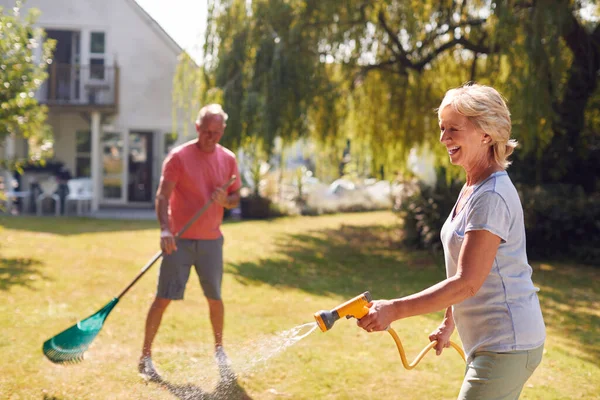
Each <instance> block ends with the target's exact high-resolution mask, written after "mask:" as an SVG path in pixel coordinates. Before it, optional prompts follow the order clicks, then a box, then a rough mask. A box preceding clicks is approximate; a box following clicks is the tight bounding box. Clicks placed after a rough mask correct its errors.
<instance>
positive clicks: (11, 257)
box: [0, 212, 600, 400]
mask: <svg viewBox="0 0 600 400" xmlns="http://www.w3.org/2000/svg"><path fill="white" fill-rule="evenodd" d="M395 222H396V219H395V217H394V216H393V215H392V214H391V213H387V212H377V213H359V214H345V215H332V216H323V217H311V218H308V217H299V218H283V219H279V220H274V221H252V222H246V221H244V222H238V223H228V224H225V225H224V228H223V229H224V233H225V275H224V282H223V293H224V300H225V305H226V326H225V346H226V351H227V353H228V355H229V356H230V358H231V361H232V364H233V368H234V370H235V371H236V372H237V373H238V379H237V381H236V382H235V383H231V384H229V385H225V384H224V383H223V382H219V379H218V371H217V368H216V366H215V363H214V359H213V355H212V350H213V349H212V343H211V341H212V339H211V337H212V334H211V329H210V324H209V322H208V316H207V309H206V304H205V300H204V298H203V296H202V292H201V289H200V287H199V285H198V281H197V278H196V276H195V273H192V276H191V277H190V281H189V283H188V287H187V291H186V295H185V297H186V300H185V301H183V302H175V303H173V304H172V305H171V306H170V307H169V310H168V311H167V313H166V315H165V318H164V321H163V325H162V326H161V329H160V332H159V334H158V336H157V339H156V343H155V350H154V360H155V362H156V364H157V366H158V368H159V369H160V370H161V371H162V372H163V374H164V375H165V377H166V379H167V382H168V384H167V385H166V386H160V385H156V384H152V383H148V384H147V383H144V382H143V381H142V380H141V379H140V378H139V376H138V375H137V370H136V363H137V358H138V357H139V352H140V347H141V341H142V334H143V324H144V320H145V314H146V312H147V308H148V306H149V304H150V302H151V300H152V298H153V294H154V290H155V285H156V274H157V271H158V267H157V266H155V267H154V268H153V270H151V271H150V272H149V273H148V274H147V276H145V277H144V278H142V279H141V280H140V281H139V282H138V283H137V284H136V285H135V286H134V287H133V288H132V290H131V291H130V292H129V293H128V294H127V295H126V296H125V297H124V298H123V299H122V300H121V302H119V304H118V305H117V307H116V308H115V309H114V310H113V311H112V313H111V314H110V316H109V317H108V319H107V321H106V323H105V325H104V327H103V329H102V331H101V332H100V334H99V335H98V337H97V338H96V339H95V341H94V342H93V344H92V347H91V349H90V351H89V352H88V353H87V354H86V360H85V361H84V362H83V363H81V364H78V365H73V366H68V367H63V366H57V365H54V364H51V363H50V362H48V361H47V360H46V359H45V358H44V357H43V355H42V352H41V345H42V343H43V341H44V340H46V339H48V338H49V337H51V336H53V335H55V334H56V333H58V332H60V331H61V330H63V329H65V328H67V327H69V326H71V325H72V324H74V323H75V322H76V321H77V320H78V319H82V318H85V317H87V316H88V315H90V314H92V313H93V312H95V311H97V310H98V309H99V308H101V307H102V306H103V305H104V304H106V302H108V301H109V300H110V299H111V298H112V297H113V296H115V295H116V294H118V293H119V292H120V291H121V290H122V289H123V288H124V287H125V286H126V285H127V284H128V283H129V282H130V281H131V280H132V279H133V277H134V276H135V275H136V274H137V273H138V272H139V270H140V268H141V267H142V266H143V265H144V264H145V263H146V262H147V261H148V260H149V258H150V257H152V255H153V254H154V253H155V252H156V250H157V243H158V240H157V228H156V226H155V223H152V222H144V221H136V222H124V221H108V220H107V221H104V220H103V221H96V220H88V219H78V218H64V219H63V218H59V219H55V218H39V219H38V218H1V217H0V236H1V237H2V241H1V243H0V293H1V294H2V298H3V300H4V301H3V302H2V303H1V304H0V310H1V312H0V327H1V329H0V347H1V348H2V350H3V358H4V361H5V362H4V363H2V364H0V398H7V399H25V398H26V399H29V398H42V399H46V400H50V399H53V400H59V399H60V400H63V399H73V398H77V399H106V398H111V399H148V398H152V399H184V398H185V399H230V398H232V399H249V398H253V399H275V398H282V397H283V398H293V399H355V398H357V397H360V398H365V399H383V398H390V399H393V398H398V394H399V393H403V395H402V397H403V398H407V399H453V398H455V397H456V395H457V393H458V388H459V386H460V382H461V379H462V375H463V371H464V362H463V361H462V360H461V359H460V357H459V356H458V355H457V354H456V352H455V351H453V350H451V349H450V350H448V351H445V352H444V354H443V355H442V356H441V357H435V356H434V355H433V354H432V353H430V354H428V355H427V356H426V357H425V358H424V360H423V361H422V362H421V363H420V364H419V366H418V367H417V368H415V369H414V370H412V371H406V370H404V368H403V367H402V364H401V362H400V358H399V356H398V351H397V349H396V347H395V344H394V341H393V340H392V339H391V337H390V336H389V335H388V334H386V333H384V332H383V333H374V334H367V333H365V332H364V331H362V330H361V329H359V328H357V327H356V322H355V320H349V321H347V320H345V319H342V320H340V321H338V322H336V324H335V326H334V327H333V328H332V329H331V331H328V332H325V333H322V332H320V330H318V329H317V330H316V331H315V332H313V333H312V334H310V335H308V336H307V337H306V338H304V339H303V340H301V341H298V342H297V343H295V344H294V345H293V346H291V345H290V346H288V347H285V348H283V349H281V351H276V350H277V349H278V348H280V347H281V346H280V344H281V343H282V342H278V340H281V337H282V336H281V335H282V333H285V332H288V331H290V330H292V329H293V328H294V327H297V326H300V325H302V324H306V323H312V322H313V321H314V319H313V314H314V313H315V312H316V311H318V310H321V309H328V308H333V307H334V306H336V305H338V304H340V303H341V302H343V301H346V300H348V299H350V298H352V297H354V296H356V295H357V294H360V293H362V292H364V291H366V290H369V291H370V292H371V293H372V295H373V297H374V298H391V297H397V296H401V295H405V294H409V293H412V292H414V291H417V290H420V289H423V288H425V287H427V286H429V285H432V284H434V283H436V282H438V281H439V280H440V279H443V277H444V268H443V265H442V262H441V257H440V256H439V255H433V254H430V253H428V252H414V251H406V250H405V249H402V247H401V246H399V236H398V232H397V230H396V227H395ZM533 278H534V282H535V284H536V285H537V286H539V287H540V289H541V291H540V300H541V302H542V308H543V311H544V316H545V319H546V323H547V326H548V340H547V343H546V353H545V357H544V361H543V362H542V365H541V367H540V368H539V370H538V371H536V373H535V374H534V376H533V377H532V378H531V380H530V381H529V382H528V386H527V387H526V388H525V391H524V392H523V395H522V397H521V398H522V399H566V398H593V397H594V396H595V395H596V394H597V393H598V392H600V384H599V383H598V382H600V367H599V366H598V359H600V339H599V338H598V331H597V329H598V326H600V311H598V310H599V309H600V307H599V306H600V293H599V291H600V289H598V287H597V285H595V282H597V281H598V269H594V268H589V267H581V266H567V265H563V264H557V263H553V262H549V261H548V262H546V263H543V264H535V263H534V275H533ZM441 315H442V314H441V313H434V314H430V315H426V316H421V317H415V318H409V319H406V320H402V321H396V322H394V323H393V324H392V326H393V328H394V329H395V330H396V331H397V332H398V334H399V336H400V338H401V340H402V342H403V345H404V347H405V350H406V353H407V357H408V359H409V361H412V359H413V358H414V357H415V356H416V355H417V353H418V352H419V351H420V350H421V349H422V348H423V347H425V346H426V345H427V343H428V339H427V335H428V334H429V332H431V331H432V330H433V329H434V328H435V327H436V326H437V324H438V323H439V321H440V320H441ZM453 340H454V341H457V342H459V339H458V337H457V336H456V334H455V335H454V337H453ZM284 350H285V351H284ZM269 354H270V355H271V356H270V357H266V355H269Z"/></svg>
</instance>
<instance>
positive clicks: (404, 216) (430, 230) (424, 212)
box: [395, 168, 462, 251]
mask: <svg viewBox="0 0 600 400" xmlns="http://www.w3.org/2000/svg"><path fill="white" fill-rule="evenodd" d="M461 187H462V182H460V181H459V180H454V179H452V180H447V179H446V171H445V169H443V168H439V169H438V170H437V181H436V184H435V185H434V186H427V185H424V184H423V183H420V182H419V183H417V182H412V183H411V182H407V183H406V184H405V186H404V189H403V192H402V193H401V195H400V198H399V199H396V206H395V210H396V212H397V214H398V215H399V217H400V219H401V226H402V230H403V232H404V235H403V242H404V244H406V245H408V246H410V247H415V248H419V249H428V250H432V251H440V250H441V249H442V248H441V242H440V232H441V230H442V226H443V225H444V222H445V221H446V219H447V217H448V213H449V212H450V210H451V209H452V207H454V203H455V202H456V199H457V198H458V195H459V193H460V189H461Z"/></svg>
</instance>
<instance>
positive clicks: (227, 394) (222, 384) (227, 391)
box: [157, 379, 252, 400]
mask: <svg viewBox="0 0 600 400" xmlns="http://www.w3.org/2000/svg"><path fill="white" fill-rule="evenodd" d="M157 384H158V385H161V386H163V387H164V388H166V389H167V390H168V391H169V392H170V393H171V394H172V395H173V396H175V397H176V398H178V399H180V400H252V398H251V397H250V396H249V395H248V394H247V393H246V391H245V390H244V389H243V388H242V387H241V386H240V385H239V383H238V381H237V379H230V380H220V381H219V383H218V384H217V386H216V387H215V390H214V391H213V392H206V391H204V390H203V389H202V388H201V387H199V386H196V385H193V384H191V383H186V384H174V383H171V382H168V381H167V380H164V379H163V380H161V381H160V382H157Z"/></svg>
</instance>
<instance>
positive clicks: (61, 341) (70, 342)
mask: <svg viewBox="0 0 600 400" xmlns="http://www.w3.org/2000/svg"><path fill="white" fill-rule="evenodd" d="M118 302H119V299H118V298H116V297H115V298H114V299H112V300H111V301H110V302H109V303H108V304H107V305H105V306H104V307H103V308H102V309H100V310H98V311H97V312H96V313H95V314H93V315H90V316H89V317H87V318H86V319H84V320H82V321H79V322H77V324H75V325H73V326H72V327H70V328H68V329H66V330H64V331H62V332H61V333H59V334H58V335H56V336H54V337H52V338H50V339H48V340H46V341H45V342H44V346H43V348H42V350H43V351H44V355H45V356H46V357H48V359H49V360H50V361H52V362H53V363H56V364H75V363H78V362H81V361H83V354H84V353H85V352H86V350H87V349H88V347H90V344H91V343H92V341H93V340H94V338H95V337H96V335H98V333H99V332H100V330H101V329H102V325H103V324H104V320H106V317H107V316H108V314H109V313H110V312H111V311H112V309H113V308H114V307H115V305H116V304H117V303H118Z"/></svg>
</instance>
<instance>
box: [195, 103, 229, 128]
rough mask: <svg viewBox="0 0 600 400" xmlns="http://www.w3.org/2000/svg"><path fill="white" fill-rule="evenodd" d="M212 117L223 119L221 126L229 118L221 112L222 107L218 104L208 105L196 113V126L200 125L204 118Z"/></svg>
mask: <svg viewBox="0 0 600 400" xmlns="http://www.w3.org/2000/svg"><path fill="white" fill-rule="evenodd" d="M213 115H220V116H221V118H223V125H225V122H227V118H229V116H228V115H227V113H226V112H225V111H223V107H221V105H220V104H208V105H206V106H204V107H202V108H201V109H200V111H198V116H197V117H196V124H198V125H202V122H203V121H204V119H205V118H208V117H211V116H213Z"/></svg>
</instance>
